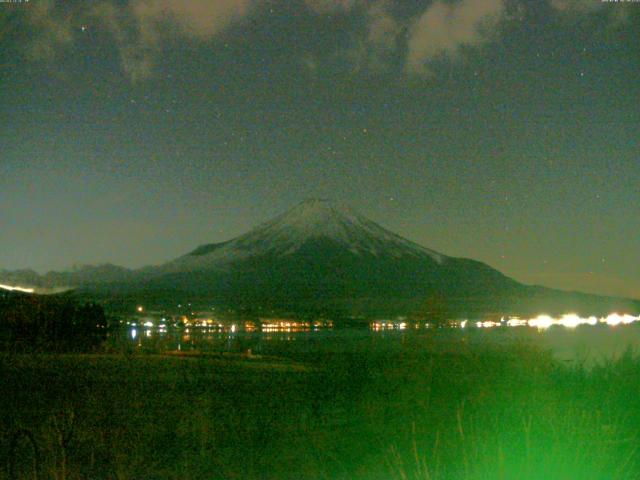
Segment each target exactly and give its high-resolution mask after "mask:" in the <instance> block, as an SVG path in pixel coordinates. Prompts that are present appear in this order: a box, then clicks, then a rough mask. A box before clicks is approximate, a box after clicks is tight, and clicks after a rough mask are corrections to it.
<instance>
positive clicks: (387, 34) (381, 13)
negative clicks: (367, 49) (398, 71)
mask: <svg viewBox="0 0 640 480" xmlns="http://www.w3.org/2000/svg"><path fill="white" fill-rule="evenodd" d="M390 7H391V4H390V2H389V1H388V0H382V1H378V2H375V3H373V4H372V5H371V7H370V8H369V10H368V11H367V24H368V29H367V42H368V43H369V45H371V46H372V47H373V48H374V50H376V51H378V52H390V51H394V50H396V48H397V47H398V36H399V34H400V33H401V32H402V25H400V23H399V22H398V21H397V20H396V19H395V18H394V17H393V15H391V13H390V12H389V9H390Z"/></svg>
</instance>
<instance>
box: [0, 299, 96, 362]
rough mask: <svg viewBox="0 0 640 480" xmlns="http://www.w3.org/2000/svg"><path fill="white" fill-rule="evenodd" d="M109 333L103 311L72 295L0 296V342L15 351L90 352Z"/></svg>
mask: <svg viewBox="0 0 640 480" xmlns="http://www.w3.org/2000/svg"><path fill="white" fill-rule="evenodd" d="M106 333H107V319H106V316H105V313H104V309H103V308H102V307H101V306H100V305H97V304H94V303H85V304H81V303H80V302H78V300H77V299H76V298H74V297H73V295H70V294H61V295H26V294H2V295H1V296H0V339H1V341H2V342H3V343H4V344H5V346H9V347H10V348H12V349H17V350H25V351H30V350H91V349H93V348H95V347H96V346H98V345H100V344H101V343H102V342H103V341H104V340H105V338H106Z"/></svg>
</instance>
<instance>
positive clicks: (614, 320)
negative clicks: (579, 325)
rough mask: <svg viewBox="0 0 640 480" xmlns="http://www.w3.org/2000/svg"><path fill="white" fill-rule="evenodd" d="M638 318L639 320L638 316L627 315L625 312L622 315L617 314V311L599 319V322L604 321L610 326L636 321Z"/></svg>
mask: <svg viewBox="0 0 640 480" xmlns="http://www.w3.org/2000/svg"><path fill="white" fill-rule="evenodd" d="M639 320H640V316H637V317H634V316H633V315H629V314H626V313H625V314H624V315H619V314H618V313H612V314H611V315H609V316H608V317H607V318H602V319H600V321H601V322H604V323H606V324H607V325H612V326H615V325H619V324H621V323H622V324H624V325H627V324H629V323H632V322H637V321H639Z"/></svg>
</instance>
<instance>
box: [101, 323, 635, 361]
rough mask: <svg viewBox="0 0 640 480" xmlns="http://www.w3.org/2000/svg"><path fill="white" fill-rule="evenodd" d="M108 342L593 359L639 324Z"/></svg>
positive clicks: (284, 351)
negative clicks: (527, 351) (516, 351)
mask: <svg viewBox="0 0 640 480" xmlns="http://www.w3.org/2000/svg"><path fill="white" fill-rule="evenodd" d="M111 341H112V342H113V343H114V344H116V345H119V346H127V347H130V348H136V349H141V350H152V351H183V352H188V351H200V352H208V353H221V354H222V353H242V354H246V355H248V356H249V355H251V356H258V355H265V356H271V355H275V356H278V355H287V356H300V355H309V354H313V353H322V354H326V353H331V352H336V353H338V352H349V351H353V352H363V351H368V350H370V351H378V352H379V351H385V350H388V351H401V350H403V349H425V350H428V351H433V352H456V351H459V350H465V351H469V350H471V351H474V350H477V351H486V350H491V349H502V348H505V347H510V346H516V345H518V346H523V345H525V346H532V347H538V348H541V349H544V350H548V351H550V352H551V353H552V355H553V356H554V357H555V358H557V359H559V360H562V361H566V362H584V363H586V364H594V363H598V362H601V361H604V360H607V359H612V358H617V357H619V356H620V355H622V354H623V353H624V352H625V351H626V350H628V349H632V350H635V351H640V324H639V323H630V324H626V325H623V324H621V325H615V326H612V325H607V324H596V325H579V326H577V327H575V328H567V327H563V326H559V325H558V326H552V327H550V328H546V329H540V328H533V327H529V326H516V327H505V326H500V327H494V328H477V327H475V326H472V327H467V328H424V327H422V328H415V327H409V326H405V327H403V328H399V326H398V324H389V325H388V326H387V327H386V328H380V326H379V325H375V324H371V325H369V326H366V325H364V326H362V327H335V328H315V329H314V328H295V327H288V328H271V329H269V328H266V329H265V328H263V330H260V329H256V328H249V329H245V328H244V327H243V326H242V325H241V324H239V325H236V324H234V325H227V326H216V327H214V328H207V327H200V326H198V327H190V328H175V327H174V328H172V327H157V326H128V327H126V328H124V329H123V330H121V331H120V332H118V333H117V334H116V335H115V336H114V337H113V338H112V339H111Z"/></svg>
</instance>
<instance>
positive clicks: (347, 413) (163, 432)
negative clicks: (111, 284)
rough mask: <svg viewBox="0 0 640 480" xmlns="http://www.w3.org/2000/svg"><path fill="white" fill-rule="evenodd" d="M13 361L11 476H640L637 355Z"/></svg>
mask: <svg viewBox="0 0 640 480" xmlns="http://www.w3.org/2000/svg"><path fill="white" fill-rule="evenodd" d="M451 350H452V351H450V352H446V351H445V352H438V353H429V352H428V351H425V350H422V349H419V348H415V346H412V345H407V347H406V348H405V349H402V350H400V351H394V352H385V353H370V352H369V353H364V352H358V353H356V352H352V353H341V354H332V355H329V354H324V355H308V356H307V357H306V358H303V357H298V358H282V359H269V358H263V359H243V358H240V357H235V358H221V357H216V356H197V355H196V356H168V355H154V354H109V355H107V354H104V355H79V354H69V355H51V354H42V355H15V354H14V355H10V354H5V355H3V356H2V357H1V362H0V369H1V372H0V373H1V376H0V378H1V379H2V381H1V385H0V388H1V390H0V461H1V464H0V466H1V467H2V468H1V469H0V472H1V475H2V476H3V478H11V479H18V478H25V479H27V478H29V479H32V478H39V479H40V478H42V479H45V478H46V479H58V480H61V479H186V478H193V479H216V478H228V479H253V478H255V479H305V478H320V479H322V478H327V479H334V478H338V479H447V480H449V479H582V480H586V479H603V480H604V479H607V480H611V479H636V478H640V457H639V455H638V452H637V445H638V443H639V440H640V439H639V438H638V431H639V428H640V360H638V359H637V358H635V357H634V356H633V355H627V356H625V357H623V358H621V359H620V360H618V361H616V362H615V363H614V362H611V363H608V364H606V365H601V366H596V367H594V368H592V369H590V370H586V369H584V368H581V367H579V366H578V367H577V366H573V367H571V366H566V365H562V364H559V363H558V362H556V361H554V360H553V359H552V358H551V357H550V356H549V355H548V354H546V353H544V352H539V351H536V350H533V349H530V348H528V347H526V346H522V345H521V346H514V347H513V348H505V349H492V350H490V351H489V350H487V351H474V350H472V349H470V348H468V347H465V345H463V344H461V345H459V346H457V347H456V348H454V349H451Z"/></svg>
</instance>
